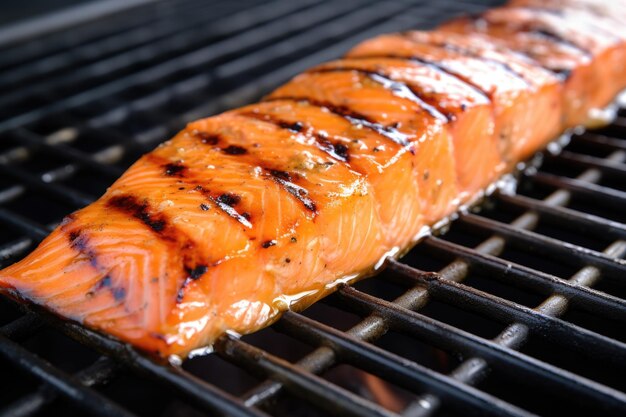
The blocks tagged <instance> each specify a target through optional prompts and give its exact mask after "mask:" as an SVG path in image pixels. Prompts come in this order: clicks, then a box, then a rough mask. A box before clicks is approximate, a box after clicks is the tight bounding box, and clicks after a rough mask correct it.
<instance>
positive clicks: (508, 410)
mask: <svg viewBox="0 0 626 417" xmlns="http://www.w3.org/2000/svg"><path fill="white" fill-rule="evenodd" d="M277 329H278V330H280V331H283V332H287V333H289V334H290V335H292V336H295V337H297V338H299V339H302V340H304V341H306V342H307V343H309V344H311V345H314V346H315V345H317V346H319V345H324V346H330V347H331V348H332V349H333V350H334V351H335V352H336V353H337V354H338V355H339V357H340V358H341V360H343V361H346V362H348V363H352V364H354V365H357V366H359V367H360V368H362V369H364V370H366V371H368V372H371V373H373V374H375V375H377V376H380V377H382V378H384V379H386V380H388V381H393V382H394V383H397V384H398V385H400V386H402V387H404V388H406V389H408V390H412V391H415V392H417V390H418V389H429V390H433V391H436V392H437V393H438V395H440V396H441V397H443V398H446V399H447V400H448V401H449V402H448V403H447V404H449V405H450V406H451V407H454V408H456V409H457V410H458V411H462V412H466V413H475V414H478V415H490V416H532V415H533V414H531V413H528V412H526V411H524V410H522V409H520V408H518V407H516V406H513V405H511V404H508V403H506V402H505V401H502V400H500V399H498V398H496V397H493V396H491V395H489V394H486V393H484V392H482V391H479V390H477V389H475V388H473V387H471V386H468V385H465V384H460V383H458V382H457V381H455V380H453V379H452V378H449V377H446V376H445V375H442V374H440V373H437V372H434V371H432V370H430V369H428V368H426V367H423V366H421V365H419V364H417V363H415V362H412V361H407V360H406V359H403V358H401V357H399V356H397V355H395V354H393V353H390V352H388V351H386V350H384V349H381V348H379V347H377V346H375V345H372V344H369V343H367V342H364V341H362V340H359V339H357V338H355V337H352V336H350V335H348V334H346V333H344V332H341V331H339V330H336V329H333V328H332V327H329V326H326V325H324V324H321V323H319V322H317V321H314V320H311V319H309V318H307V317H304V316H302V315H299V314H297V313H293V312H287V313H285V315H284V316H283V318H282V320H281V321H280V322H279V323H278V324H277Z"/></svg>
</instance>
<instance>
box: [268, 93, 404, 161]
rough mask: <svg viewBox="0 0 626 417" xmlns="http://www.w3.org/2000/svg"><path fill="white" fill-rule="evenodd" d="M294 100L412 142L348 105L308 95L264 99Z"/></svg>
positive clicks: (398, 141) (394, 139) (394, 138)
mask: <svg viewBox="0 0 626 417" xmlns="http://www.w3.org/2000/svg"><path fill="white" fill-rule="evenodd" d="M278 100H285V101H293V102H295V103H298V102H304V103H307V104H309V105H311V106H315V107H320V108H324V109H327V110H328V111H329V112H331V113H333V114H336V115H337V116H341V117H343V118H344V119H346V120H347V121H349V122H350V123H351V124H352V125H353V126H363V127H365V128H366V129H369V130H371V131H373V132H375V133H378V134H379V135H381V136H384V137H385V138H387V139H389V140H391V141H392V142H394V143H396V144H398V145H401V146H404V147H409V146H410V145H411V142H410V141H409V137H410V136H409V135H406V134H404V133H402V132H400V131H399V130H398V129H396V128H395V127H392V126H385V125H382V124H380V123H377V122H374V121H372V120H371V119H370V118H368V117H367V116H365V115H363V114H359V113H357V112H355V111H354V110H352V109H350V108H349V107H347V106H336V105H334V104H332V103H325V102H321V101H317V100H312V99H310V98H308V97H288V96H285V97H283V96H276V97H272V98H268V99H265V100H264V101H278ZM410 152H411V153H413V152H415V151H414V150H413V149H410Z"/></svg>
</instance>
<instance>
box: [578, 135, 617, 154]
mask: <svg viewBox="0 0 626 417" xmlns="http://www.w3.org/2000/svg"><path fill="white" fill-rule="evenodd" d="M573 139H574V142H579V143H585V144H590V145H593V146H595V147H600V148H604V149H609V150H612V151H620V150H621V151H626V142H624V140H623V139H617V138H614V137H610V136H605V135H599V134H597V133H590V132H585V133H583V134H582V135H580V136H575V137H574V138H573Z"/></svg>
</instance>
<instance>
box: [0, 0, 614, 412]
mask: <svg viewBox="0 0 626 417" xmlns="http://www.w3.org/2000/svg"><path fill="white" fill-rule="evenodd" d="M494 3H496V2H494ZM132 4H133V5H132V6H127V7H126V8H125V9H124V10H120V9H119V7H110V8H102V9H95V11H94V9H93V8H92V9H90V11H89V13H84V16H88V18H89V19H88V20H86V19H83V21H82V22H78V23H76V22H75V20H76V19H75V18H74V20H71V19H70V20H69V21H71V22H72V25H71V27H69V28H63V27H62V26H63V25H60V24H59V22H64V21H65V20H64V16H63V15H62V16H57V17H56V18H55V20H53V24H47V25H43V24H42V25H41V27H39V31H40V32H41V33H39V34H38V35H37V34H36V33H32V30H31V31H30V32H28V31H24V33H28V38H26V35H24V36H22V37H21V39H18V40H11V41H10V42H4V43H3V44H1V45H0V49H1V51H0V90H1V91H3V94H2V95H0V230H1V233H0V266H2V265H8V264H9V263H12V262H15V261H16V260H18V259H19V258H20V257H22V256H24V255H25V254H26V253H27V252H28V251H30V250H31V249H32V248H33V247H34V245H35V244H36V243H37V242H38V241H39V240H41V239H42V238H43V237H45V235H46V234H47V233H49V231H50V230H51V229H52V227H54V225H55V224H56V223H57V222H58V221H59V220H60V219H61V218H62V217H63V216H64V215H65V214H67V213H69V212H70V211H72V210H75V209H76V208H78V207H80V206H82V205H85V204H87V203H89V202H90V201H92V200H93V199H94V198H95V197H96V196H98V195H100V194H101V193H102V192H103V191H104V189H105V188H106V186H108V185H109V184H110V183H111V182H112V181H114V180H115V178H116V177H117V176H119V175H120V174H121V173H122V172H123V170H124V169H125V168H126V167H128V165H130V163H132V162H133V161H134V160H135V159H137V158H138V156H139V155H140V154H141V153H143V152H146V151H148V150H150V149H151V148H152V147H154V146H155V145H156V144H157V143H158V142H160V141H163V140H165V139H167V138H169V136H171V135H172V134H173V133H175V132H176V131H177V130H178V129H180V128H181V127H182V126H183V124H184V123H185V122H186V121H189V120H192V119H195V118H198V117H201V116H206V115H209V114H212V113H215V112H218V111H220V110H224V109H226V108H229V107H233V106H237V105H241V104H244V103H246V102H250V101H252V100H253V99H255V98H258V97H259V96H261V95H262V94H263V93H265V92H267V91H268V90H269V89H270V88H271V87H273V86H276V85H277V84H278V83H279V82H282V81H285V80H286V78H288V77H289V76H291V75H293V74H295V73H297V72H298V71H301V70H303V69H305V68H306V67H308V66H311V65H313V64H315V63H318V62H321V61H323V60H328V59H331V58H333V57H337V56H339V55H340V54H341V53H342V52H344V51H345V50H346V49H347V48H348V47H350V46H351V45H354V44H355V43H356V42H358V41H359V40H362V39H364V38H367V37H370V36H373V35H375V34H378V33H382V32H389V31H397V30H403V29H408V28H411V27H418V28H429V27H431V26H434V25H436V24H437V23H438V22H440V21H443V20H445V19H449V18H450V17H451V16H453V15H454V14H458V13H460V12H476V11H480V10H481V9H483V8H485V7H487V6H489V4H487V3H485V2H482V3H480V4H479V3H477V2H470V1H460V0H459V1H449V0H446V1H437V2H432V3H429V4H426V2H420V1H413V2H411V1H401V0H395V1H386V2H380V3H377V2H372V1H369V0H354V1H350V2H330V1H323V0H302V1H298V2H293V1H289V0H273V1H271V2H267V3H265V2H260V1H257V0H244V1H241V2H228V1H213V2H208V1H203V0H180V1H173V0H162V1H155V2H144V1H136V2H133V3H132ZM118 6H119V5H118ZM89 7H92V6H89ZM72 13H73V14H71V13H70V15H71V16H75V15H76V12H75V11H74V12H72ZM65 17H66V18H67V17H68V16H67V15H66V16H65ZM33 26H34V27H37V25H36V24H35V25H31V28H32V27H33ZM43 32H46V33H43ZM5 33H6V31H5ZM544 159H545V161H544V163H543V165H542V168H541V169H540V170H539V171H538V172H536V173H534V172H533V173H526V174H525V175H524V176H523V178H522V179H521V181H520V184H519V187H518V194H517V195H514V196H513V195H496V196H494V197H492V198H491V199H489V200H488V201H487V202H486V203H485V204H484V205H483V207H482V209H481V212H480V213H468V214H465V215H462V216H461V217H460V218H459V219H458V220H457V221H455V222H454V223H453V224H452V227H451V228H450V230H449V231H448V232H447V233H446V234H444V235H442V236H438V237H429V238H427V239H426V240H425V241H424V242H423V243H421V244H420V245H418V246H417V247H416V248H414V249H413V250H412V251H411V252H410V253H409V254H408V255H407V256H406V257H405V258H403V260H402V262H401V263H400V262H390V263H389V265H388V268H387V269H386V270H385V271H384V272H383V273H382V274H380V275H379V276H377V277H375V278H371V279H369V280H365V281H363V282H360V283H357V284H356V285H355V286H350V287H344V288H342V289H340V290H339V291H338V292H337V293H336V294H335V295H333V296H331V297H329V298H328V299H326V300H323V301H322V302H320V303H318V304H316V305H314V306H313V307H311V308H310V309H308V310H306V311H305V312H303V313H295V312H290V313H287V314H285V315H284V317H283V318H282V319H281V320H280V321H279V322H278V323H277V324H275V325H274V326H272V327H271V328H268V329H265V330H263V331H261V332H258V333H256V334H254V335H250V336H245V337H243V338H241V339H239V338H237V337H235V336H233V335H227V336H225V337H223V338H222V339H221V340H220V341H219V343H217V345H216V346H215V353H214V354H211V355H208V356H203V357H198V358H195V359H191V360H189V361H187V362H186V363H185V364H184V365H183V366H174V365H169V364H158V363H155V362H153V361H151V360H150V359H148V358H146V357H144V356H142V355H140V354H138V353H137V352H135V351H134V350H133V349H131V348H130V347H128V346H126V345H124V344H121V343H119V342H117V341H114V340H111V339H109V338H106V337H104V336H102V335H99V334H96V333H94V332H91V331H89V330H86V329H84V328H82V327H80V326H79V325H77V324H74V323H70V322H66V321H63V320H60V319H58V318H56V317H53V316H51V315H49V314H46V313H45V312H43V311H40V310H39V309H37V308H35V307H24V306H18V305H16V304H15V303H14V302H12V301H9V300H8V299H5V298H1V299H0V320H1V321H0V363H1V365H0V366H2V373H1V374H0V385H1V386H2V388H3V389H2V390H0V415H2V416H27V415H34V414H38V415H59V413H65V414H68V413H69V414H70V415H71V414H72V413H77V414H81V415H83V414H89V415H101V416H130V415H150V416H156V415H162V416H179V415H185V416H194V415H204V414H205V413H209V414H211V415H213V414H217V415H230V416H260V415H266V414H271V415H289V416H292V415H306V416H309V415H328V414H329V413H331V414H337V415H359V416H392V415H398V414H401V415H404V416H430V415H468V414H479V415H506V416H527V415H532V414H540V415H564V414H565V413H568V414H569V415H613V414H614V415H624V412H625V410H626V394H624V391H626V380H625V379H624V377H623V375H624V370H625V369H624V368H626V344H625V343H624V342H625V341H626V334H625V332H624V321H626V300H625V297H626V291H625V289H624V284H625V281H624V278H625V277H626V275H625V271H626V263H625V262H624V261H623V260H622V259H623V256H624V255H625V254H626V241H625V240H626V239H625V237H626V225H625V224H624V223H625V221H626V214H625V213H624V210H623V208H624V207H625V206H624V203H625V202H626V186H625V184H626V182H625V181H624V180H625V178H626V164H625V159H626V113H623V114H622V113H621V114H620V116H619V117H618V118H617V120H616V121H615V123H614V124H613V125H611V126H609V127H607V128H604V129H602V130H600V131H596V132H593V133H586V134H583V135H581V136H576V137H575V138H574V139H573V140H572V143H571V144H570V145H569V146H568V147H567V148H566V149H565V151H564V152H562V153H561V154H560V155H559V156H546V157H545V158H544ZM424 271H438V272H424ZM592 287H593V288H594V289H592ZM373 376H375V377H373ZM372 379H373V380H375V381H377V384H379V387H380V386H382V387H383V388H379V391H380V390H383V391H384V392H385V393H387V394H388V395H390V396H392V397H394V398H396V400H397V401H396V403H397V402H400V404H401V406H399V407H393V406H389V405H388V403H384V404H387V407H388V408H385V407H383V405H381V404H383V403H380V402H377V401H375V399H376V395H374V394H372V393H373V392H375V391H374V390H364V389H363V386H365V385H367V384H366V383H365V382H364V381H366V380H368V381H371V380H372ZM381 380H384V381H386V382H381ZM381 384H382V385H381ZM399 399H401V401H400V400H399ZM389 408H391V409H389Z"/></svg>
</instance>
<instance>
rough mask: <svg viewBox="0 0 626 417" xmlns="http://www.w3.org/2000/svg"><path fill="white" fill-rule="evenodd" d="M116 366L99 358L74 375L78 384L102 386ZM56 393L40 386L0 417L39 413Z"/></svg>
mask: <svg viewBox="0 0 626 417" xmlns="http://www.w3.org/2000/svg"><path fill="white" fill-rule="evenodd" d="M116 370H117V365H115V363H114V362H113V361H111V360H110V359H107V358H104V357H102V358H100V359H98V360H97V361H96V362H94V363H93V364H92V365H90V366H89V367H87V368H85V369H83V370H82V371H80V372H78V373H77V374H76V375H74V379H76V380H77V381H78V382H79V383H81V384H82V385H84V386H87V387H91V386H95V385H104V384H106V383H107V382H108V381H110V380H111V379H112V378H113V377H114V376H115V374H116ZM57 396H58V395H57V393H56V392H55V391H53V390H52V389H50V387H49V386H48V385H42V386H40V387H39V389H37V391H35V392H33V393H31V394H28V395H25V396H23V397H21V398H19V399H18V400H16V401H14V402H13V403H11V404H9V405H8V406H6V407H3V408H1V409H0V417H26V416H31V415H34V414H36V413H38V412H39V411H41V410H42V409H43V408H44V407H45V406H46V405H48V404H50V403H52V402H53V401H54V400H55V399H56V398H57Z"/></svg>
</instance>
